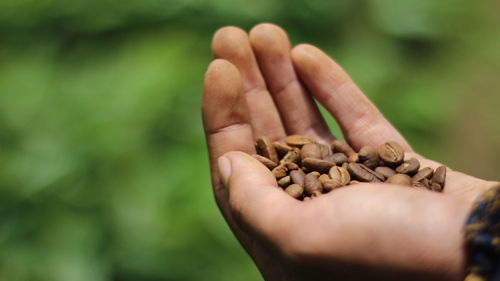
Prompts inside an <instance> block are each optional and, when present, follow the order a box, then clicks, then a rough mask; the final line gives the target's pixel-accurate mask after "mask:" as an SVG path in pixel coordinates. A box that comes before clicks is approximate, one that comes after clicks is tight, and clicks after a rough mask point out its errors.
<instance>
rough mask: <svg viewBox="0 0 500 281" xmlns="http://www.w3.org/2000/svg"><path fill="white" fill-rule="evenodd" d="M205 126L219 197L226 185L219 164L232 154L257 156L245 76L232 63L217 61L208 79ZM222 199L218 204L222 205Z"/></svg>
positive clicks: (206, 81)
mask: <svg viewBox="0 0 500 281" xmlns="http://www.w3.org/2000/svg"><path fill="white" fill-rule="evenodd" d="M202 114H203V125H204V127H205V134H206V138H207V144H208V152H209V158H210V163H211V165H210V166H211V169H212V180H213V186H214V188H215V192H216V197H219V196H221V195H220V190H222V185H221V183H220V180H219V173H218V172H217V170H216V169H217V165H216V160H217V158H218V157H219V156H221V155H223V154H224V153H226V152H228V151H234V150H238V151H244V152H247V153H254V146H253V135H252V130H251V126H250V123H249V118H248V112H247V109H246V101H245V98H244V96H243V87H242V81H241V76H240V74H239V72H238V70H237V69H236V67H234V66H233V65H232V64H231V63H229V62H228V61H225V60H221V59H216V60H214V61H213V62H212V63H211V64H210V66H209V67H208V70H207V73H206V75H205V82H204V88H203V100H202ZM219 200H220V199H219V198H218V203H219Z"/></svg>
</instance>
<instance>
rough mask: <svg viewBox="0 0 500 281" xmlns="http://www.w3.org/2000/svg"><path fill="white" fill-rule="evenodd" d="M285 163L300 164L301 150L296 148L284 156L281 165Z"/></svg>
mask: <svg viewBox="0 0 500 281" xmlns="http://www.w3.org/2000/svg"><path fill="white" fill-rule="evenodd" d="M285 162H294V163H299V162H300V150H299V149H298V148H294V149H292V150H290V151H288V153H287V154H285V156H283V159H281V161H280V163H285Z"/></svg>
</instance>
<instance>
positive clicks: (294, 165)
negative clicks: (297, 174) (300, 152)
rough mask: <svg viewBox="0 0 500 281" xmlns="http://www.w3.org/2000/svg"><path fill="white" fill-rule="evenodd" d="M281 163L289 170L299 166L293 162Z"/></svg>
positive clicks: (296, 168)
mask: <svg viewBox="0 0 500 281" xmlns="http://www.w3.org/2000/svg"><path fill="white" fill-rule="evenodd" d="M282 164H283V165H285V167H286V168H287V169H288V170H289V171H292V170H298V169H299V168H300V167H299V165H297V164H295V163H294V162H284V163H282Z"/></svg>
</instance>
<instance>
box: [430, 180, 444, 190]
mask: <svg viewBox="0 0 500 281" xmlns="http://www.w3.org/2000/svg"><path fill="white" fill-rule="evenodd" d="M430 189H431V190H432V191H437V192H441V191H443V186H442V185H440V184H439V183H437V182H431V188H430Z"/></svg>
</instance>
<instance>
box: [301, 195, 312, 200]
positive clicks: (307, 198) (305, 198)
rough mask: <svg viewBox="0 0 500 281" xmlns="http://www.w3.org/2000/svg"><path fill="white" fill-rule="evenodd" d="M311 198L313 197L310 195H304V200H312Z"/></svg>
mask: <svg viewBox="0 0 500 281" xmlns="http://www.w3.org/2000/svg"><path fill="white" fill-rule="evenodd" d="M311 199H312V198H311V197H309V196H305V197H304V199H302V201H309V200H311Z"/></svg>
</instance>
